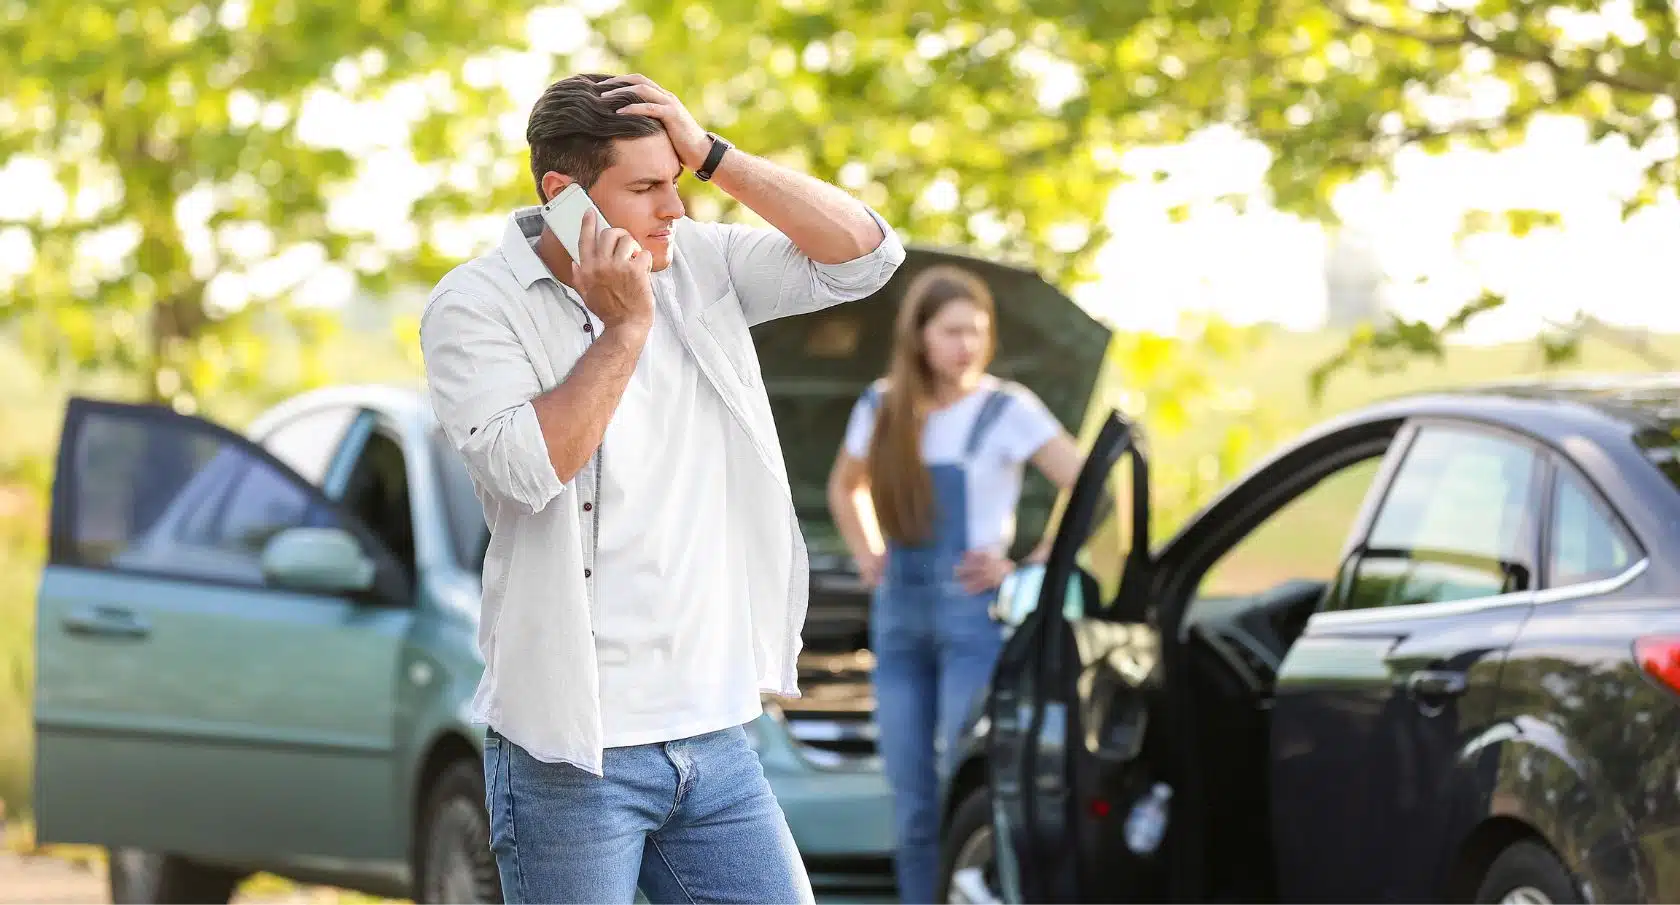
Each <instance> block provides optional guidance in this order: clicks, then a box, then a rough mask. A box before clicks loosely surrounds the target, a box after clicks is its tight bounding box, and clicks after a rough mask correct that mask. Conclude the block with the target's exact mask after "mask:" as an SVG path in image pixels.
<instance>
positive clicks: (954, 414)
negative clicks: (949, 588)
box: [846, 374, 1061, 550]
mask: <svg viewBox="0 0 1680 905" xmlns="http://www.w3.org/2000/svg"><path fill="white" fill-rule="evenodd" d="M999 388H1003V389H1004V392H1005V393H1006V394H1007V396H1008V402H1007V403H1006V404H1005V405H1004V407H1003V410H1002V412H1001V413H999V414H998V415H997V420H996V421H995V422H994V423H993V424H992V425H991V426H990V427H989V428H987V430H986V432H985V434H984V435H983V437H982V439H981V441H980V446H979V448H978V449H976V450H975V453H974V455H973V456H972V457H971V456H968V455H966V454H965V450H966V447H967V445H968V437H969V433H970V432H971V431H972V429H973V427H974V419H975V418H976V417H978V416H979V414H980V410H981V408H982V407H983V406H984V405H985V402H986V398H987V397H988V396H990V395H991V394H992V392H993V391H995V390H997V389H999ZM876 389H877V391H884V389H885V388H884V387H883V386H881V385H879V384H877V386H876ZM876 406H877V402H876V401H875V399H873V398H872V394H867V393H866V394H865V395H864V396H863V397H861V398H859V399H858V402H857V405H855V406H853V407H852V418H851V421H850V422H848V423H847V425H846V452H848V453H850V454H851V455H852V456H854V457H855V458H858V459H863V458H866V457H867V456H868V455H869V441H870V438H871V437H872V436H874V433H875V415H876V410H877V409H876ZM1060 430H1061V425H1060V423H1058V422H1057V421H1056V416H1055V415H1053V414H1051V413H1050V410H1049V409H1048V408H1045V406H1044V403H1043V402H1042V401H1040V400H1039V398H1038V397H1037V396H1036V395H1034V394H1033V392H1032V391H1031V390H1028V389H1027V388H1026V387H1023V386H1021V385H1019V384H1007V385H1006V384H1004V383H1003V382H1002V381H1000V380H998V379H997V378H996V377H993V376H991V375H989V374H988V375H986V376H985V377H982V378H981V379H980V384H979V386H977V387H976V388H975V389H974V391H973V392H971V393H969V394H968V395H967V396H964V397H963V398H962V399H960V400H958V401H957V402H955V403H953V404H951V405H949V406H946V407H945V408H942V409H939V410H938V411H935V412H933V413H932V414H930V415H929V416H928V420H927V424H926V425H925V426H924V427H923V428H922V461H923V462H926V463H927V464H929V465H939V464H946V463H949V464H963V465H966V467H967V469H968V473H967V477H968V482H967V483H968V540H969V547H970V548H973V549H982V548H986V547H992V548H993V549H1000V550H1005V549H1007V548H1008V546H1009V545H1010V544H1011V543H1012V542H1014V540H1015V508H1016V506H1017V505H1018V504H1019V503H1020V501H1021V477H1022V474H1023V471H1024V463H1025V462H1026V461H1027V460H1028V459H1030V458H1032V456H1033V454H1034V453H1036V452H1038V450H1039V449H1040V448H1042V447H1043V446H1044V444H1046V443H1048V442H1050V440H1051V439H1052V438H1054V437H1055V436H1056V433H1057V432H1058V431H1060Z"/></svg>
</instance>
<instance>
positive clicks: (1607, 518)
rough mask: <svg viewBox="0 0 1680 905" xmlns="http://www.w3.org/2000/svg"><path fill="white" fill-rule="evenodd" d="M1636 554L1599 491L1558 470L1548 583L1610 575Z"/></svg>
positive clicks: (1621, 569) (1560, 584)
mask: <svg viewBox="0 0 1680 905" xmlns="http://www.w3.org/2000/svg"><path fill="white" fill-rule="evenodd" d="M1637 558H1638V556H1637V554H1636V553H1635V552H1634V547H1633V544H1632V543H1631V542H1630V541H1629V540H1628V537H1627V535H1626V534H1625V533H1624V532H1623V531H1622V528H1621V526H1620V525H1618V524H1617V523H1616V520H1615V519H1614V518H1613V517H1612V516H1611V515H1610V514H1609V512H1608V511H1606V509H1605V508H1604V505H1603V504H1602V503H1601V502H1599V499H1598V495H1597V494H1596V493H1594V492H1593V491H1592V490H1591V489H1589V488H1588V487H1587V486H1586V485H1585V484H1584V483H1583V482H1582V480H1581V479H1580V478H1579V477H1576V476H1575V475H1573V474H1571V473H1569V472H1568V471H1567V470H1565V471H1560V472H1559V473H1558V477H1557V492H1556V496H1554V497H1553V498H1552V530H1551V545H1550V549H1549V551H1548V556H1547V560H1546V573H1547V576H1548V584H1549V585H1550V586H1551V587H1554V588H1556V587H1563V586H1566V585H1572V584H1581V583H1582V582H1588V581H1597V580H1599V579H1603V578H1612V577H1614V576H1616V575H1620V574H1621V573H1622V572H1624V571H1626V570H1627V567H1628V566H1631V565H1633V563H1634V560H1635V559H1637Z"/></svg>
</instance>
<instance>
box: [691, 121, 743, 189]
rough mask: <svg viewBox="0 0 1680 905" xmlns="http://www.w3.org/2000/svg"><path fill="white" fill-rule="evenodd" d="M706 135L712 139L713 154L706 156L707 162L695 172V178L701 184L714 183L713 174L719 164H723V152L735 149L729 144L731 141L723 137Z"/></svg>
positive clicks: (709, 133)
mask: <svg viewBox="0 0 1680 905" xmlns="http://www.w3.org/2000/svg"><path fill="white" fill-rule="evenodd" d="M706 134H707V135H710V136H711V138H712V150H711V153H709V154H707V155H706V162H705V163H702V164H701V165H700V169H698V170H695V171H694V178H695V179H698V180H700V181H701V182H711V181H712V173H714V172H716V171H717V167H718V164H720V163H722V162H723V152H725V151H727V150H729V149H730V148H733V147H735V146H734V145H732V144H730V143H729V139H727V138H724V137H723V136H721V135H718V134H715V133H712V132H707V133H706Z"/></svg>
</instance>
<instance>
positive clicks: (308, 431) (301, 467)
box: [262, 405, 358, 487]
mask: <svg viewBox="0 0 1680 905" xmlns="http://www.w3.org/2000/svg"><path fill="white" fill-rule="evenodd" d="M357 411H358V410H357V409H356V407H355V406H348V405H335V406H332V407H330V408H323V409H316V410H314V411H311V412H305V413H304V414H302V415H298V416H297V417H295V418H292V419H291V420H289V421H286V422H285V423H283V424H281V425H280V426H279V427H276V428H274V429H273V430H271V431H269V432H268V435H267V436H265V437H263V439H262V446H263V448H264V449H266V450H268V451H269V453H270V454H271V455H273V456H274V458H276V459H279V460H280V461H282V462H284V463H286V464H287V465H289V466H291V468H292V470H293V471H295V472H297V473H298V474H299V475H301V476H302V477H303V478H304V479H305V480H307V481H309V483H311V484H314V485H315V486H316V487H319V486H321V482H322V481H324V480H326V477H327V468H328V467H329V466H331V465H332V460H333V454H334V453H336V452H338V447H339V444H340V443H343V442H344V434H345V432H347V431H348V430H349V429H350V422H352V421H354V420H355V418H356V413H357Z"/></svg>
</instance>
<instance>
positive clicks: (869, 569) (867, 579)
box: [852, 551, 887, 591]
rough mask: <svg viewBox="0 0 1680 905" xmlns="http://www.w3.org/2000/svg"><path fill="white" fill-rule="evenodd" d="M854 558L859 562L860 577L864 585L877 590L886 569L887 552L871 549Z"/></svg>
mask: <svg viewBox="0 0 1680 905" xmlns="http://www.w3.org/2000/svg"><path fill="white" fill-rule="evenodd" d="M852 558H853V559H854V560H855V561H856V562H857V569H858V578H859V579H860V580H862V581H863V586H864V587H866V588H868V589H870V590H871V591H873V590H875V588H876V586H877V585H879V584H880V583H881V573H882V572H884V571H886V568H887V554H885V553H875V552H873V551H870V552H866V553H864V554H863V555H862V556H854V557H852Z"/></svg>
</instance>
